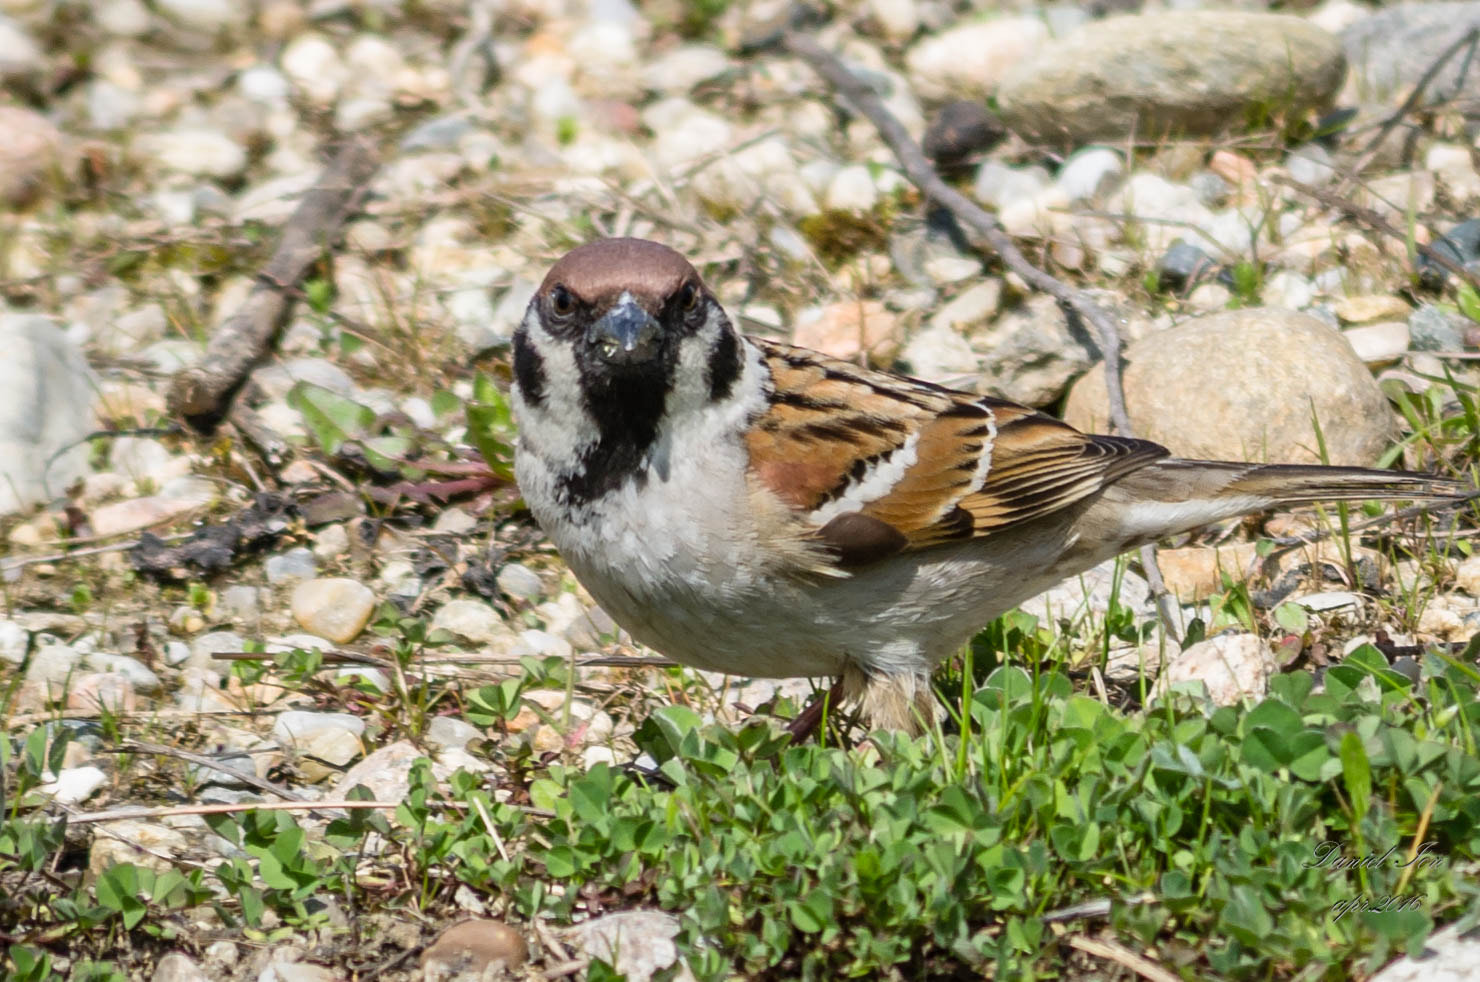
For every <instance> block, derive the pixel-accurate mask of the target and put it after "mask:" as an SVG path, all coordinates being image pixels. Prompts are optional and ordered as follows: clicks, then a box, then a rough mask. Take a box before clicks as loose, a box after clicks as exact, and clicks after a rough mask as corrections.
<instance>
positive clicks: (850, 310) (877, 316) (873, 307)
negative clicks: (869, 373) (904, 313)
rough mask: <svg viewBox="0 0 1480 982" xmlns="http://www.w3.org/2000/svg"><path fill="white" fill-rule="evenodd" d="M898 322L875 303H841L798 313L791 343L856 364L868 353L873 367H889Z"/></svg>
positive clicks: (882, 305)
mask: <svg viewBox="0 0 1480 982" xmlns="http://www.w3.org/2000/svg"><path fill="white" fill-rule="evenodd" d="M899 341H900V338H899V319H898V318H897V317H895V316H894V315H893V314H891V313H890V312H889V311H888V310H887V309H885V307H884V304H883V303H882V302H881V301H878V300H844V301H840V302H838V303H832V304H828V305H826V306H824V307H808V308H805V309H803V310H802V311H801V312H800V313H798V315H797V318H796V329H795V331H794V332H793V334H792V338H791V343H792V344H795V345H797V346H798V347H802V348H811V349H812V350H814V351H820V352H822V353H823V354H826V355H831V356H832V357H834V358H841V359H843V360H845V361H857V359H858V356H859V354H860V353H862V352H864V351H867V352H868V360H869V362H870V363H872V364H875V365H888V364H889V363H891V362H892V361H893V360H894V355H895V353H897V352H898V350H899Z"/></svg>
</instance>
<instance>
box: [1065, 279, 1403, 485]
mask: <svg viewBox="0 0 1480 982" xmlns="http://www.w3.org/2000/svg"><path fill="white" fill-rule="evenodd" d="M1125 359H1126V366H1125V373H1124V382H1125V397H1126V408H1127V410H1128V411H1129V413H1130V417H1131V423H1132V425H1133V426H1134V427H1135V431H1136V435H1137V436H1141V437H1144V438H1146V439H1148V440H1155V441H1156V442H1157V443H1161V444H1163V445H1165V446H1166V447H1168V448H1169V449H1170V450H1171V451H1172V452H1173V453H1175V454H1177V455H1179V456H1182V457H1195V458H1201V459H1204V460H1256V461H1268V462H1271V463H1302V464H1311V463H1319V462H1320V453H1319V450H1318V446H1319V444H1318V442H1317V440H1316V434H1315V429H1314V427H1313V426H1312V425H1311V416H1312V413H1314V414H1315V417H1316V418H1317V419H1319V420H1320V424H1321V430H1322V433H1323V434H1324V436H1325V441H1326V447H1327V450H1328V452H1329V455H1330V462H1331V463H1332V464H1345V465H1355V466H1371V465H1372V464H1373V463H1375V462H1376V461H1377V459H1378V457H1380V456H1381V455H1382V453H1383V451H1385V450H1386V449H1387V447H1388V446H1389V444H1390V443H1391V441H1392V439H1393V438H1394V436H1396V434H1397V422H1396V419H1395V417H1394V415H1393V412H1392V409H1391V408H1389V406H1388V401H1387V397H1386V396H1384V395H1383V393H1382V390H1381V389H1380V388H1378V385H1377V382H1376V380H1374V379H1373V377H1372V373H1371V372H1370V371H1369V370H1368V368H1367V366H1366V365H1364V364H1362V361H1361V359H1359V358H1358V357H1357V356H1356V354H1355V353H1354V352H1353V351H1352V349H1351V345H1349V344H1348V343H1347V342H1346V339H1345V338H1344V337H1343V336H1342V334H1341V332H1339V331H1337V330H1335V329H1334V328H1332V327H1330V326H1329V325H1327V324H1325V323H1323V322H1321V321H1319V320H1317V319H1316V318H1314V317H1311V316H1309V315H1307V314H1301V313H1296V312H1295V311H1290V310H1278V309H1273V308H1258V307H1256V308H1248V309H1244V310H1233V311H1225V312H1223V313H1219V314H1211V315H1209V316H1206V317H1199V318H1196V319H1194V320H1190V321H1187V322H1185V323H1182V324H1179V325H1177V326H1176V327H1173V328H1170V329H1169V330H1166V331H1161V332H1159V333H1156V334H1152V335H1149V336H1147V337H1145V338H1143V339H1141V340H1140V341H1137V342H1135V343H1133V344H1131V345H1129V346H1128V347H1127V348H1126V349H1125ZM1107 405H1108V402H1107V400H1106V396H1105V375H1104V366H1103V365H1102V364H1101V365H1096V366H1095V367H1094V368H1093V369H1091V370H1090V371H1089V373H1088V374H1086V375H1085V376H1084V377H1083V378H1081V379H1080V380H1079V381H1078V382H1076V383H1075V385H1074V386H1073V388H1072V389H1070V391H1069V398H1068V402H1067V404H1066V406H1065V409H1064V418H1065V419H1067V420H1068V421H1069V422H1070V423H1072V424H1073V425H1075V426H1077V427H1079V428H1081V429H1084V430H1088V431H1091V432H1098V433H1104V432H1106V430H1107V427H1108V424H1109V420H1108V419H1107V417H1108V415H1109V413H1108V409H1107V408H1106V407H1107Z"/></svg>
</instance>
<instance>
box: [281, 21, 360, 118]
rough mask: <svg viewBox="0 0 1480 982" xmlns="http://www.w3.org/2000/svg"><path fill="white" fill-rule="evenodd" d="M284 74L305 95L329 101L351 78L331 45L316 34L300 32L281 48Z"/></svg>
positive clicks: (323, 102) (322, 102) (321, 102)
mask: <svg viewBox="0 0 1480 982" xmlns="http://www.w3.org/2000/svg"><path fill="white" fill-rule="evenodd" d="M279 64H280V66H281V68H282V70H283V74H284V75H286V76H287V77H288V80H289V81H290V82H292V83H293V85H294V86H295V87H296V88H297V89H298V91H299V92H300V93H301V94H302V95H303V97H304V98H305V99H307V100H308V101H309V102H311V103H314V104H316V105H318V106H328V105H331V104H332V103H333V102H334V101H335V100H336V99H337V98H338V97H339V92H340V90H341V89H342V88H343V87H344V85H345V83H347V82H348V81H349V79H350V71H349V67H348V66H347V65H346V64H345V62H344V59H342V58H341V57H340V56H339V52H338V51H336V50H335V48H334V45H332V44H330V43H329V42H328V41H327V40H325V39H324V38H323V37H320V36H319V35H317V34H300V35H299V36H298V37H296V38H294V39H293V40H292V41H289V42H288V44H287V46H286V47H284V48H283V53H282V58H281V60H280V62H279Z"/></svg>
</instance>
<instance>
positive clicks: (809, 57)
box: [781, 31, 1131, 436]
mask: <svg viewBox="0 0 1480 982" xmlns="http://www.w3.org/2000/svg"><path fill="white" fill-rule="evenodd" d="M781 43H782V45H783V47H785V48H786V50H787V51H789V52H791V53H792V54H794V55H796V56H797V57H798V58H801V59H802V60H803V61H805V62H806V63H807V64H808V65H809V66H810V67H811V68H812V70H813V71H815V72H816V73H817V74H818V75H821V76H822V77H823V78H824V79H826V80H827V81H828V83H829V84H831V85H832V86H833V88H835V89H837V90H838V92H839V93H840V94H841V95H842V96H843V97H844V98H846V99H847V100H848V101H849V102H851V103H852V104H853V105H854V107H855V108H856V109H857V110H858V111H859V112H861V113H862V114H863V115H864V116H865V117H867V118H868V121H869V122H871V123H873V124H874V127H875V129H877V130H878V131H879V135H880V136H881V137H883V139H884V142H885V143H887V144H888V145H889V149H890V150H892V151H893V152H894V156H895V157H896V158H897V159H898V160H899V163H900V166H901V167H903V168H904V172H905V176H906V177H908V178H909V179H910V182H911V183H912V184H914V185H915V186H916V187H917V188H919V189H920V191H921V192H922V193H924V195H925V196H926V197H927V198H929V199H930V200H931V201H934V202H936V203H937V204H940V205H942V206H943V207H945V208H946V209H947V210H949V211H950V212H951V214H953V215H954V216H956V218H958V219H959V220H961V221H962V222H964V223H965V224H966V225H968V226H970V227H971V229H972V230H973V231H975V232H976V233H977V234H979V235H980V236H981V237H982V238H983V239H984V240H986V243H987V245H988V246H989V247H990V248H991V249H992V251H993V252H995V253H996V254H997V255H998V256H1000V257H1001V259H1002V262H1003V263H1004V264H1006V266H1007V268H1008V269H1010V270H1012V271H1013V272H1014V273H1016V274H1017V275H1018V276H1020V277H1022V278H1023V280H1024V281H1025V282H1026V283H1027V284H1028V285H1029V286H1032V287H1033V288H1035V289H1037V290H1041V291H1043V292H1044V293H1047V294H1048V295H1049V296H1051V297H1053V298H1054V299H1055V300H1057V301H1058V302H1059V304H1060V305H1061V306H1063V307H1064V308H1065V310H1066V311H1068V312H1070V314H1071V316H1073V315H1078V316H1079V317H1081V318H1083V319H1084V320H1085V321H1087V322H1088V323H1089V324H1090V325H1091V326H1092V327H1093V328H1094V330H1095V334H1096V336H1097V339H1098V340H1099V343H1100V350H1101V351H1102V352H1103V353H1104V356H1105V388H1106V390H1107V391H1108V394H1109V402H1110V422H1111V424H1112V425H1113V426H1114V427H1115V429H1116V431H1117V432H1119V433H1121V434H1122V435H1126V436H1129V435H1130V434H1131V421H1130V416H1129V415H1127V413H1126V409H1125V394H1124V392H1123V390H1122V384H1121V378H1120V332H1119V330H1118V329H1117V328H1116V326H1115V322H1114V320H1113V319H1112V318H1111V317H1110V315H1109V314H1107V313H1106V312H1105V310H1104V309H1103V308H1102V307H1100V305H1099V304H1097V303H1095V302H1094V301H1093V300H1091V299H1090V298H1089V297H1088V296H1087V295H1086V294H1085V293H1084V292H1083V291H1081V290H1076V289H1074V288H1073V287H1071V286H1069V285H1068V284H1067V283H1065V282H1063V281H1062V280H1060V279H1058V278H1057V277H1055V276H1052V275H1050V274H1049V273H1046V272H1044V271H1043V270H1041V269H1039V268H1038V267H1036V266H1034V265H1033V264H1032V263H1030V262H1029V261H1028V259H1027V257H1026V256H1024V255H1023V254H1022V251H1021V250H1019V249H1018V247H1017V245H1016V244H1015V243H1014V242H1013V241H1012V237H1011V236H1009V235H1008V234H1007V232H1006V231H1004V230H1003V228H1002V226H1001V225H1000V224H998V222H997V219H996V218H994V217H993V216H992V215H991V213H990V212H988V211H986V210H985V209H984V208H982V207H981V206H980V205H978V204H977V203H976V202H974V201H972V200H971V199H970V198H968V197H966V195H964V194H962V193H961V192H960V191H957V190H956V189H955V188H953V187H951V186H950V185H949V184H947V183H946V182H945V180H944V179H942V178H941V176H940V175H939V174H938V173H936V170H935V168H934V167H932V166H931V164H930V161H929V160H927V159H926V157H925V153H924V151H923V150H921V149H920V145H919V144H918V143H916V142H915V140H914V138H913V137H911V136H910V134H909V131H907V130H906V129H905V128H904V124H902V123H901V122H900V121H899V120H898V119H896V118H895V117H894V114H893V113H891V112H889V110H888V109H887V108H886V107H885V106H884V103H883V100H881V99H880V98H879V97H878V95H876V94H875V93H874V91H873V90H872V89H870V88H869V87H868V86H867V85H865V84H864V83H863V82H860V81H859V80H858V78H857V77H856V76H854V74H853V73H852V72H850V71H849V70H848V69H847V67H846V66H844V65H843V63H842V62H841V61H839V60H838V59H837V57H836V56H834V55H833V54H831V53H830V52H828V51H827V50H826V49H824V48H823V47H822V46H821V45H819V44H818V43H817V42H816V41H815V40H813V39H812V38H811V37H808V36H806V35H804V34H798V33H797V32H795V31H787V32H785V33H784V34H783V35H782V37H781Z"/></svg>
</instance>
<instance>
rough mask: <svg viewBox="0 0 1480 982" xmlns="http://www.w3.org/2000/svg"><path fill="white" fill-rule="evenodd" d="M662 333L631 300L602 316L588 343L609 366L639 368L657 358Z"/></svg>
mask: <svg viewBox="0 0 1480 982" xmlns="http://www.w3.org/2000/svg"><path fill="white" fill-rule="evenodd" d="M661 339H662V329H661V328H660V327H659V326H658V322H657V321H656V320H654V319H653V316H652V315H651V314H649V313H648V312H647V311H646V310H643V309H642V307H641V306H639V305H638V304H637V303H635V302H633V301H631V300H628V301H624V302H622V303H619V304H617V305H616V306H615V307H613V308H612V309H611V310H608V311H607V312H606V313H605V314H603V315H602V316H601V319H600V320H598V321H597V322H596V323H595V324H593V325H592V326H591V330H590V331H589V332H588V333H587V335H586V340H587V343H589V344H590V345H591V347H592V348H593V349H594V350H595V351H596V354H597V356H598V357H599V358H600V359H601V360H602V361H604V362H606V363H607V364H608V365H618V366H626V365H640V364H642V363H643V362H645V361H649V360H651V359H652V358H654V357H655V356H656V355H657V354H658V348H659V342H660V341H661Z"/></svg>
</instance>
